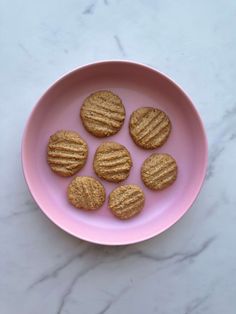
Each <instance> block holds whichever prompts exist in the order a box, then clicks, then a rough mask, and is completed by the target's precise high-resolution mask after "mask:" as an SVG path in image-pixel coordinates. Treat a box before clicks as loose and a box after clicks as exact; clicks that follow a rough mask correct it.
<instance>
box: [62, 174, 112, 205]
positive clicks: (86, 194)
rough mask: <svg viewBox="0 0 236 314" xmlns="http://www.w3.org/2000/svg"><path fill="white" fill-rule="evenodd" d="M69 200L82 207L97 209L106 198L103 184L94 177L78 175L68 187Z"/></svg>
mask: <svg viewBox="0 0 236 314" xmlns="http://www.w3.org/2000/svg"><path fill="white" fill-rule="evenodd" d="M67 197H68V200H69V202H70V203H71V204H72V205H73V206H75V207H77V208H81V209H85V210H96V209H98V208H100V207H101V206H102V205H103V204H104V202H105V199H106V192H105V189H104V187H103V185H102V184H101V183H100V182H99V181H98V180H96V179H94V178H92V177H76V178H75V179H73V180H72V182H71V183H70V184H69V186H68V189H67Z"/></svg>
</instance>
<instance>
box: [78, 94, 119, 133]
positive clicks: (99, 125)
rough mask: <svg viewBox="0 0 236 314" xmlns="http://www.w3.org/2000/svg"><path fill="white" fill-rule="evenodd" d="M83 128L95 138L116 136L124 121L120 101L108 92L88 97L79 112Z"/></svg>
mask: <svg viewBox="0 0 236 314" xmlns="http://www.w3.org/2000/svg"><path fill="white" fill-rule="evenodd" d="M80 116H81V119H82V122H83V125H84V127H85V128H86V130H87V131H88V132H90V133H91V134H93V135H95V136H97V137H106V136H110V135H113V134H116V133H117V132H118V131H119V130H120V128H121V127H122V125H123V123H124V120H125V108H124V106H123V104H122V101H121V99H120V98H119V97H118V96H117V95H115V94H113V93H112V92H110V91H105V90H104V91H97V92H95V93H93V94H91V95H90V96H88V97H87V98H86V99H85V101H84V103H83V105H82V107H81V110H80Z"/></svg>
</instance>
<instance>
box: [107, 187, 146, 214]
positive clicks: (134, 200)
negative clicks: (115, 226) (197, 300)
mask: <svg viewBox="0 0 236 314" xmlns="http://www.w3.org/2000/svg"><path fill="white" fill-rule="evenodd" d="M144 201H145V198H144V193H143V191H142V190H141V188H140V187H139V186H137V185H134V184H129V185H121V186H119V187H118V188H116V189H115V190H113V191H112V192H111V194H110V195H109V204H108V206H109V208H110V209H111V211H112V213H113V214H114V215H115V216H116V217H118V218H120V219H129V218H131V217H133V216H135V215H137V214H138V213H140V211H141V210H142V209H143V206H144Z"/></svg>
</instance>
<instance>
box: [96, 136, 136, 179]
mask: <svg viewBox="0 0 236 314" xmlns="http://www.w3.org/2000/svg"><path fill="white" fill-rule="evenodd" d="M131 167H132V160H131V156H130V153H129V152H128V150H127V149H126V148H125V147H124V146H123V145H121V144H118V143H115V142H106V143H103V144H101V145H100V146H99V147H98V148H97V150H96V153H95V156H94V160H93V168H94V171H95V172H96V174H97V175H98V176H99V177H100V178H102V179H104V180H106V181H110V182H120V181H123V180H125V179H126V178H127V177H128V176H129V172H130V169H131Z"/></svg>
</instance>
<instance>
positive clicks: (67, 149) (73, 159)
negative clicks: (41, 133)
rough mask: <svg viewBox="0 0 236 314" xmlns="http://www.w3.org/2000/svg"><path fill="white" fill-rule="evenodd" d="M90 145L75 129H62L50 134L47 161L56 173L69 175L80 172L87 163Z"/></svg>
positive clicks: (64, 175)
mask: <svg viewBox="0 0 236 314" xmlns="http://www.w3.org/2000/svg"><path fill="white" fill-rule="evenodd" d="M87 156H88V145H87V143H86V142H85V141H84V140H83V139H82V138H81V137H80V135H79V133H77V132H74V131H65V130H61V131H58V132H56V133H54V134H53V135H51V136H50V138H49V142H48V147H47V161H48V164H49V166H50V168H51V169H52V171H54V172H55V173H57V174H59V175H61V176H63V177H68V176H72V175H74V174H75V173H76V172H78V171H79V170H80V169H81V168H83V166H84V165H85V163H86V160H87Z"/></svg>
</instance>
